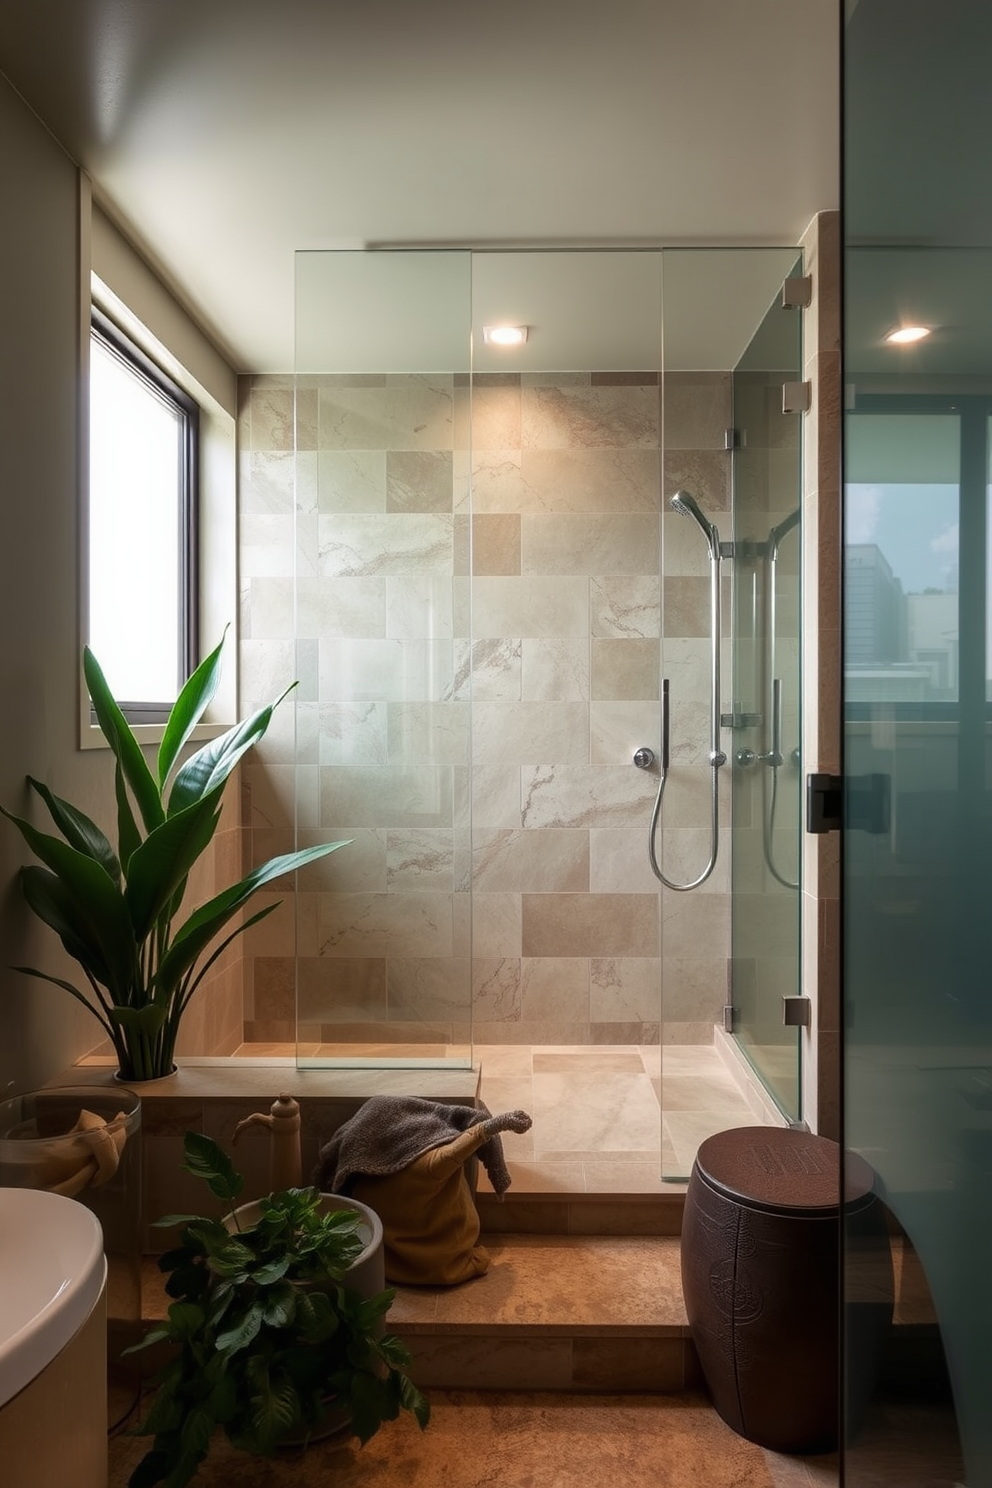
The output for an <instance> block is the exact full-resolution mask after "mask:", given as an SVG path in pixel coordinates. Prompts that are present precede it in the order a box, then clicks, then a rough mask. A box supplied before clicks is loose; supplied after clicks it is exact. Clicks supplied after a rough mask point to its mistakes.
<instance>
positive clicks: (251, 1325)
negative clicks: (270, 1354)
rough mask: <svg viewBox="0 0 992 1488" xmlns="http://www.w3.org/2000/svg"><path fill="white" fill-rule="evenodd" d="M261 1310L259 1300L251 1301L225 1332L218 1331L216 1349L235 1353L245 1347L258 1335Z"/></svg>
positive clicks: (260, 1323) (221, 1351)
mask: <svg viewBox="0 0 992 1488" xmlns="http://www.w3.org/2000/svg"><path fill="white" fill-rule="evenodd" d="M263 1312H264V1308H263V1307H262V1304H261V1302H253V1303H252V1304H251V1306H250V1307H249V1308H248V1311H247V1312H246V1313H245V1314H244V1316H243V1317H242V1318H241V1319H240V1321H239V1322H236V1323H235V1325H234V1326H233V1327H232V1328H228V1329H227V1331H226V1332H224V1333H218V1335H217V1349H218V1351H219V1352H220V1353H224V1354H236V1353H238V1352H239V1351H240V1350H241V1349H244V1348H247V1347H248V1345H249V1344H250V1343H251V1342H252V1341H253V1340H254V1339H255V1338H257V1337H258V1330H259V1328H261V1326H262V1315H263Z"/></svg>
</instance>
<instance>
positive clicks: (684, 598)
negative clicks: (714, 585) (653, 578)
mask: <svg viewBox="0 0 992 1488" xmlns="http://www.w3.org/2000/svg"><path fill="white" fill-rule="evenodd" d="M710 594H711V587H710V583H709V580H708V578H707V579H702V578H682V577H680V576H679V575H677V574H673V575H672V576H671V577H669V578H666V579H665V587H664V608H663V617H664V618H663V623H662V634H664V635H666V636H707V637H708V636H709V634H710Z"/></svg>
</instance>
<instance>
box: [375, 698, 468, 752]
mask: <svg viewBox="0 0 992 1488" xmlns="http://www.w3.org/2000/svg"><path fill="white" fill-rule="evenodd" d="M386 718H387V724H386V747H387V752H388V758H389V762H390V763H391V764H393V765H404V766H405V765H414V766H416V765H467V764H468V762H469V757H470V756H469V744H470V733H469V726H470V722H471V713H470V710H469V705H468V704H467V703H463V702H391V703H388V704H387V705H386ZM352 763H357V761H352ZM366 763H367V764H376V763H377V761H376V760H375V759H374V758H369V759H367V760H366Z"/></svg>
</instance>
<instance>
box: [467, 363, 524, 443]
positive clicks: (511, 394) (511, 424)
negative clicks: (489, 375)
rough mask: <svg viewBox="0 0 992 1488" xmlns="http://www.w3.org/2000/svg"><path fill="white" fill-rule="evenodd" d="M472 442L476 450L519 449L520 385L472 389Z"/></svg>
mask: <svg viewBox="0 0 992 1488" xmlns="http://www.w3.org/2000/svg"><path fill="white" fill-rule="evenodd" d="M471 416H472V424H471V439H472V445H473V447H474V448H475V449H485V450H493V449H511V448H516V449H519V447H520V442H521V435H520V381H519V379H517V380H516V381H514V382H507V383H486V382H482V381H479V380H478V379H476V380H475V381H474V383H473V385H472V401H471Z"/></svg>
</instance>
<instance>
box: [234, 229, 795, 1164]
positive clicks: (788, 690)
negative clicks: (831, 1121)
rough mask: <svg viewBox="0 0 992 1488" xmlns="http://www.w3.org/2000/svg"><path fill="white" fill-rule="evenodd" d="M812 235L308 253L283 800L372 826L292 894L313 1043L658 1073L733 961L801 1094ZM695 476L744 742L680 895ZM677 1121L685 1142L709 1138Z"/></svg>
mask: <svg viewBox="0 0 992 1488" xmlns="http://www.w3.org/2000/svg"><path fill="white" fill-rule="evenodd" d="M795 257H796V254H795V250H793V249H745V250H709V249H707V250H650V251H620V250H618V251H609V252H607V251H603V252H600V251H589V252H557V251H547V252H526V251H520V252H478V251H473V252H462V251H458V250H453V251H436V252H435V251H423V252H422V251H419V250H411V251H392V252H390V251H382V252H348V251H337V252H314V253H300V254H299V255H298V259H297V329H296V337H297V367H296V374H295V388H296V421H295V431H294V454H295V462H296V470H297V484H296V510H295V517H294V523H295V528H294V532H295V536H294V545H293V551H292V556H291V563H290V564H289V571H288V572H285V573H284V574H282V571H280V573H281V574H282V576H281V577H279V578H278V582H279V583H285V582H289V583H291V585H292V596H293V603H292V610H293V614H292V622H291V625H289V626H287V631H286V641H287V643H288V644H291V645H292V648H293V654H292V662H293V663H295V669H296V675H297V676H299V677H300V679H301V681H300V686H299V688H298V689H297V692H296V706H295V738H294V740H293V741H292V744H291V758H292V763H293V772H294V773H293V790H294V798H293V799H294V805H293V810H294V813H295V821H294V824H293V825H294V831H295V834H296V837H297V840H298V841H299V842H300V843H301V845H303V844H305V843H307V842H309V841H313V840H322V839H326V838H327V837H328V836H332V837H334V838H345V839H348V840H349V846H348V847H346V848H344V849H343V850H342V851H341V852H339V853H336V854H333V855H332V857H330V858H328V859H326V860H325V861H324V862H322V863H320V864H317V865H314V866H313V867H312V868H311V869H308V870H306V872H305V873H304V874H302V875H301V876H300V880H299V883H298V885H297V891H296V893H295V895H294V896H293V900H292V903H293V907H294V915H295V928H294V934H295V943H296V947H297V961H296V989H295V997H296V1019H297V1024H296V1026H297V1050H298V1055H297V1057H298V1061H299V1063H300V1064H301V1065H304V1066H305V1065H319V1066H326V1065H328V1064H342V1065H368V1066H390V1065H392V1066H396V1065H399V1066H405V1065H410V1066H418V1065H430V1066H439V1065H440V1066H444V1065H449V1066H450V1065H454V1066H457V1067H466V1066H467V1065H469V1064H470V1063H471V1061H472V1058H473V1052H477V1050H478V1049H479V1048H482V1049H484V1048H485V1047H486V1046H487V1045H492V1044H500V1043H530V1044H533V1045H535V1046H553V1047H563V1046H564V1047H570V1048H574V1047H576V1046H583V1045H587V1046H600V1047H602V1046H604V1045H606V1046H612V1047H617V1046H624V1047H628V1046H632V1045H633V1046H637V1047H640V1048H647V1049H651V1048H654V1047H657V1046H659V1045H660V1055H661V1059H662V1068H661V1071H660V1073H661V1075H662V1080H663V1081H664V1077H665V1066H664V1060H665V1056H666V1053H668V1054H670V1055H671V1056H672V1058H674V1057H675V1056H674V1053H673V1051H675V1050H676V1049H681V1048H683V1047H684V1046H686V1045H691V1046H698V1045H704V1046H705V1047H706V1048H707V1049H709V1050H711V1049H712V1045H713V1042H714V1037H715V1030H718V1029H720V1028H722V1026H723V1018H724V1008H725V1006H726V1005H728V1003H730V1001H731V998H730V997H729V995H728V971H729V969H730V968H731V966H732V968H733V973H734V981H735V985H737V986H740V988H741V993H740V998H739V999H738V996H737V994H736V993H735V994H734V999H733V1000H734V1002H735V1003H737V1002H738V1001H739V1008H740V1018H739V1024H738V1027H737V1029H736V1030H735V1034H736V1037H733V1036H732V1038H731V1040H730V1042H731V1043H732V1044H733V1045H734V1046H735V1047H736V1046H737V1045H738V1044H739V1045H740V1046H741V1048H742V1050H743V1055H742V1057H741V1058H740V1059H739V1060H738V1063H739V1064H740V1066H741V1069H742V1070H743V1076H744V1078H745V1079H747V1078H753V1077H756V1079H757V1082H758V1084H759V1085H761V1086H762V1088H763V1087H764V1085H768V1086H771V1087H774V1088H775V1091H776V1093H775V1094H774V1096H773V1097H769V1099H770V1100H772V1101H773V1102H774V1104H775V1105H776V1106H777V1107H778V1108H781V1109H782V1110H787V1111H789V1112H790V1113H791V1111H792V1109H793V1106H794V1105H795V1102H796V1101H797V1100H798V1072H797V1067H796V1060H797V1057H798V1056H797V1051H796V1041H795V1034H794V1031H791V1030H790V1031H789V1034H788V1037H787V1038H783V1037H782V1036H781V1030H780V1025H779V1027H777V1028H776V1029H775V1030H774V1032H773V1031H772V1024H773V1023H774V1016H773V1014H772V1013H768V1012H767V1009H768V1008H769V1007H771V1008H772V1009H774V1011H775V1012H777V1013H778V1014H779V1018H780V1008H781V994H782V992H783V990H785V989H786V988H787V989H788V990H789V991H790V992H796V991H797V990H798V976H799V971H798V940H797V938H796V936H797V934H798V916H797V914H796V915H794V916H793V918H792V919H791V920H790V914H791V912H792V911H794V910H795V905H796V900H797V895H796V891H795V888H794V887H789V885H790V884H792V882H793V880H794V877H795V874H796V872H797V867H796V854H795V833H796V823H797V813H796V806H795V792H796V788H797V787H796V782H797V780H798V769H797V765H796V761H795V751H796V749H797V747H798V733H797V727H798V723H797V720H798V662H797V656H798V649H797V635H798V629H797V627H798V595H797V588H798V557H797V555H798V538H799V532H798V524H797V522H796V518H795V513H796V512H797V511H798V505H799V489H800V487H799V478H798V441H797V438H796V433H795V431H796V428H797V423H798V421H797V420H796V419H795V417H794V416H790V418H791V421H790V419H786V420H785V423H784V424H783V423H780V422H778V421H779V420H781V419H782V417H783V416H782V415H781V413H780V412H779V413H778V414H777V415H776V414H775V412H774V403H775V399H776V398H777V399H778V402H779V407H780V405H781V396H782V395H781V383H782V381H783V379H784V378H788V377H789V376H790V375H791V376H793V377H795V376H798V371H797V370H796V368H797V367H798V363H796V362H795V356H796V355H797V351H798V341H797V339H796V338H797V336H798V331H797V326H798V320H799V317H798V314H797V312H795V311H783V310H781V309H780V308H779V305H780V298H781V286H782V281H783V279H784V278H785V277H786V276H787V275H788V273H789V272H790V271H791V269H792V268H793V266H794V263H795ZM770 306H771V307H772V308H771V309H769V307H770ZM766 321H767V322H768V323H767V324H766ZM506 325H509V326H517V327H519V328H522V330H523V333H524V339H523V340H522V341H521V342H520V343H519V344H518V345H517V346H516V347H514V346H507V345H501V344H499V341H498V338H494V337H493V334H492V332H493V328H494V327H504V326H506ZM756 328H758V329H756ZM790 335H791V337H792V341H789V337H790ZM785 343H788V349H787V350H783V345H784V344H785ZM790 358H792V359H793V360H790ZM735 368H736V370H735ZM735 426H739V438H738V441H737V444H736V446H735V444H734V441H733V439H732V438H731V434H730V431H732V430H733V428H734V427H735ZM728 440H730V442H729V443H728ZM790 482H791V484H790ZM682 488H685V489H686V490H687V491H689V492H690V493H691V494H693V496H694V499H696V500H698V503H699V505H700V507H701V509H704V510H705V511H706V513H707V518H708V519H709V520H713V521H715V523H716V525H717V526H718V527H719V529H720V538H721V541H722V543H723V545H724V549H725V551H724V553H723V555H722V558H723V574H724V578H723V581H722V585H721V592H722V595H723V598H724V604H723V614H724V626H723V634H722V636H721V638H720V644H719V655H720V656H721V658H722V663H723V665H722V671H723V676H724V695H723V701H722V705H721V716H720V717H719V718H718V719H717V720H716V727H717V729H718V730H719V731H720V737H721V740H722V745H723V749H724V750H725V751H726V752H727V754H728V756H731V763H730V764H729V766H728V767H727V768H725V769H723V770H721V772H720V776H719V794H720V802H719V806H720V828H719V853H718V861H717V867H716V868H715V870H714V871H713V873H712V874H711V875H709V876H708V878H707V881H706V883H705V884H704V885H703V886H701V888H700V890H699V891H694V892H692V893H688V894H684V893H678V892H673V891H670V890H668V889H666V888H663V887H661V886H660V885H659V883H658V880H657V879H656V878H655V877H654V875H653V873H652V871H651V866H650V862H649V854H648V832H649V825H650V822H651V815H652V805H653V802H654V800H655V797H656V792H657V786H658V779H659V775H658V770H659V763H658V762H659V761H660V758H661V755H662V749H663V741H662V732H663V729H662V709H661V703H662V696H663V693H664V691H665V684H666V683H667V684H668V687H669V689H670V699H671V707H670V718H669V724H670V745H671V760H670V773H671V779H670V781H669V783H668V787H667V789H668V796H667V801H666V807H665V812H664V814H663V816H662V818H661V820H660V823H659V826H658V831H657V836H656V843H655V846H656V849H657V853H658V855H659V856H660V858H661V860H662V862H663V863H664V864H665V865H666V867H667V868H668V869H670V870H671V872H672V874H673V875H674V877H675V878H676V879H678V880H681V879H682V878H683V877H684V876H685V874H686V872H689V873H691V872H692V871H693V865H694V864H695V863H696V860H697V858H698V857H699V855H700V854H702V856H703V859H704V860H705V856H706V852H707V851H708V843H709V836H710V824H711V817H710V808H709V796H710V783H711V770H710V767H709V765H708V762H707V749H708V738H709V733H710V724H711V722H712V720H709V721H708V713H707V709H708V707H709V699H710V697H711V690H712V689H711V673H710V663H709V658H710V650H711V647H710V642H709V641H708V640H707V638H706V636H707V632H706V627H707V624H708V621H707V613H708V610H707V605H708V601H707V595H708V593H709V586H708V564H707V554H706V545H705V543H704V542H703V541H702V539H701V534H700V533H699V531H698V530H697V529H696V528H695V527H694V524H693V523H691V522H688V523H687V522H686V520H685V518H684V517H682V516H679V515H678V513H677V511H676V510H673V509H672V507H671V504H670V500H671V497H672V496H673V495H674V494H675V492H676V491H678V490H680V489H682ZM731 621H732V622H733V624H732V625H731ZM769 624H771V625H772V630H773V634H774V644H771V643H769V642H763V641H761V640H760V638H759V636H758V632H757V630H756V629H755V627H761V626H764V627H765V628H766V633H767V627H768V625H769ZM732 628H733V629H736V631H737V633H738V634H737V639H736V641H732V640H731V634H730V632H731V629H732ZM748 720H750V722H749V721H748ZM755 720H758V721H757V722H756V721H755ZM642 748H647V749H649V750H650V751H651V752H652V754H653V755H654V756H655V761H654V764H653V765H650V766H649V767H648V768H647V769H638V768H637V767H636V766H635V763H634V756H635V754H636V753H637V752H638V751H639V750H640V749H642ZM748 749H750V750H752V752H753V753H754V754H755V755H758V754H763V755H764V756H765V758H763V759H761V760H760V761H757V762H755V763H754V764H753V765H752V767H751V768H750V769H749V770H748V769H745V766H744V764H743V763H742V762H741V761H740V760H738V759H737V758H736V754H737V753H740V754H741V755H742V757H743V753H744V752H745V751H746V750H748ZM776 752H780V753H781V755H782V760H781V762H779V763H773V756H775V755H776ZM270 774H274V775H275V776H276V777H277V776H278V771H276V772H271V771H270ZM277 783H278V781H277ZM758 786H760V788H759V789H757V790H756V789H755V788H756V787H758ZM267 788H269V787H267ZM260 794H261V793H260ZM739 796H740V797H741V798H742V799H746V804H743V805H742V804H739V802H738V797H739ZM752 797H753V799H751V798H752ZM262 804H264V798H263V801H262ZM762 812H764V815H762ZM273 814H275V808H273ZM762 823H763V824H764V825H762ZM738 834H739V835H740V838H741V846H740V849H738V847H736V846H734V847H733V849H732V842H733V841H735V839H736V837H737V836H738ZM769 862H770V863H771V866H769ZM777 874H778V876H776V875H777ZM738 895H740V896H741V903H742V904H743V905H744V906H745V915H744V918H743V920H742V921H741V923H740V925H739V927H738V924H737V914H736V911H735V913H734V915H733V916H732V913H731V906H732V903H735V902H736V899H737V896H738ZM779 901H781V907H780V905H779ZM768 905H770V906H771V907H770V908H768V910H767V914H769V915H771V916H772V917H773V918H774V919H775V925H776V927H777V928H776V932H775V933H776V936H777V939H776V940H775V945H774V949H773V950H770V949H769V947H770V945H771V942H770V941H769V939H768V935H767V933H766V931H767V928H768V925H767V915H766V919H765V920H762V918H761V917H762V915H765V914H766V909H765V907H764V906H768ZM786 905H787V906H788V909H786V908H785V907H784V906H786ZM732 920H733V924H734V927H735V928H734V930H733V936H734V939H733V942H732V940H731V924H732ZM761 924H763V925H764V926H765V929H764V930H763V931H762V932H761V933H760V935H759V932H758V928H757V927H758V926H759V925H761ZM786 924H788V925H792V926H794V928H795V935H794V936H793V938H792V939H791V940H790V939H789V938H788V935H787V934H786V929H785V928H783V927H784V926H786ZM748 935H750V936H751V941H749V940H748ZM756 936H757V937H758V938H759V939H760V942H761V953H760V954H759V953H758V952H757V951H756V950H755V945H754V940H755V937H756ZM765 953H768V954H771V955H772V956H774V958H775V964H774V965H768V964H764V963H762V961H761V955H763V954H765ZM790 958H791V962H790ZM258 971H260V972H263V973H264V968H258ZM256 974H258V972H257V973H256ZM784 1056H791V1063H790V1062H789V1058H788V1057H784ZM662 1100H663V1103H664V1095H663V1097H662ZM711 1114H713V1113H711ZM715 1114H716V1115H717V1116H718V1115H719V1113H715ZM675 1124H676V1125H677V1124H678V1123H677V1122H676V1123H675ZM690 1125H691V1123H690ZM688 1131H689V1127H687V1132H688ZM655 1133H657V1128H655ZM652 1142H653V1143H656V1142H657V1135H654V1136H653V1137H652ZM655 1150H656V1148H655ZM663 1151H664V1153H665V1154H666V1156H665V1158H664V1160H663V1166H664V1169H665V1172H666V1176H678V1175H679V1174H680V1173H681V1170H682V1169H683V1168H684V1167H685V1164H686V1157H687V1149H686V1147H685V1145H684V1143H682V1142H681V1139H680V1142H679V1145H678V1148H676V1145H675V1144H674V1142H673V1141H672V1140H671V1133H670V1132H667V1131H666V1132H665V1134H664V1139H663Z"/></svg>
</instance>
